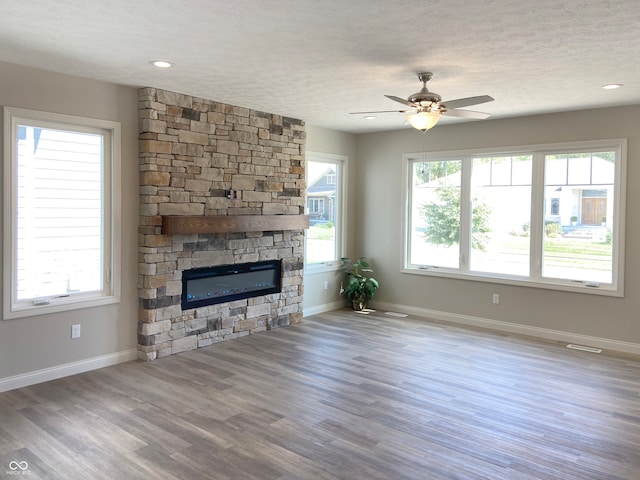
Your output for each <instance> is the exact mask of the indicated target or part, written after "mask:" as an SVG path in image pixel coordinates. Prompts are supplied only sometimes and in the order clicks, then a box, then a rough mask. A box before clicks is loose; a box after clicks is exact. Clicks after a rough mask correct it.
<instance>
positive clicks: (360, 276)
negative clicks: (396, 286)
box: [340, 257, 379, 311]
mask: <svg viewBox="0 0 640 480" xmlns="http://www.w3.org/2000/svg"><path fill="white" fill-rule="evenodd" d="M342 272H343V274H344V277H345V278H344V281H343V282H342V283H341V284H340V294H341V295H344V296H345V297H346V298H347V299H348V300H349V301H350V302H351V306H352V307H353V309H354V310H358V311H361V310H364V309H365V308H366V307H367V302H368V301H369V299H371V298H372V297H373V295H374V294H375V292H376V290H377V289H378V286H379V285H378V281H377V280H376V279H375V278H373V277H370V276H367V275H366V274H367V273H372V272H373V270H372V269H371V267H370V266H369V264H368V263H367V261H366V260H365V257H360V258H358V259H357V260H356V261H352V260H351V259H350V258H347V257H343V258H342Z"/></svg>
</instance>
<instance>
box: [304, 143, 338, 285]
mask: <svg viewBox="0 0 640 480" xmlns="http://www.w3.org/2000/svg"><path fill="white" fill-rule="evenodd" d="M310 161H312V162H318V163H329V164H331V165H336V166H337V172H336V175H337V179H336V192H337V194H338V198H337V202H338V206H337V208H336V211H337V215H338V219H337V221H335V222H333V224H334V225H335V229H336V230H335V232H336V233H335V235H336V252H335V253H336V259H335V261H332V262H321V263H313V264H308V263H307V235H305V236H304V270H305V273H310V274H313V273H321V272H330V271H336V270H339V269H340V268H341V267H342V261H341V258H342V257H344V256H345V255H346V241H347V240H346V216H347V215H346V213H347V162H348V157H346V156H344V155H336V154H333V153H321V152H307V154H306V156H305V162H306V163H305V172H307V178H306V180H307V185H308V172H309V168H308V163H309V162H310ZM305 197H306V192H305ZM305 205H307V201H306V199H305ZM307 206H308V205H307Z"/></svg>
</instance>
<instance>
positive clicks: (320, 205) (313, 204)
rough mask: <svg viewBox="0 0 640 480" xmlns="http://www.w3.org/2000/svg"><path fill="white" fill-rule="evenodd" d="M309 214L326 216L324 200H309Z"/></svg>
mask: <svg viewBox="0 0 640 480" xmlns="http://www.w3.org/2000/svg"><path fill="white" fill-rule="evenodd" d="M309 214H310V215H318V216H321V215H323V214H324V198H309Z"/></svg>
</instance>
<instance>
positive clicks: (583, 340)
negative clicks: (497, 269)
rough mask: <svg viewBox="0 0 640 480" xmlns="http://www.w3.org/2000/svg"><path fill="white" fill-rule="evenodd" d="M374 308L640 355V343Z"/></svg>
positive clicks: (385, 306)
mask: <svg viewBox="0 0 640 480" xmlns="http://www.w3.org/2000/svg"><path fill="white" fill-rule="evenodd" d="M375 308H376V309H377V310H378V312H382V311H383V310H386V311H394V312H400V313H407V314H409V315H416V316H419V317H426V318H433V319H434V320H441V321H444V322H449V323H456V324H461V325H471V326H474V327H481V328H488V329H491V330H499V331H501V332H509V333H516V334H519V335H528V336H530V337H537V338H542V339H545V340H551V341H554V342H567V343H575V344H579V345H586V346H589V347H597V348H601V349H602V350H610V351H614V352H622V353H630V354H633V355H640V345H639V344H637V343H630V342H622V341H620V340H611V339H609V338H601V337H591V336H589V335H582V334H579V333H572V332H563V331H560V330H551V329H548V328H539V327H532V326H529V325H521V324H517V323H510V322H503V321H500V320H491V319H488V318H481V317H473V316H470V315H459V314H456V313H448V312H440V311H438V310H429V309H427V308H417V307H408V306H406V305H396V304H393V303H387V302H375Z"/></svg>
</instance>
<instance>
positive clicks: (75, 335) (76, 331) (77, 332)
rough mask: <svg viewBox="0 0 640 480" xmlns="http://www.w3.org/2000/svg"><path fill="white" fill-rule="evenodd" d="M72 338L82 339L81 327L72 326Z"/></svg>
mask: <svg viewBox="0 0 640 480" xmlns="http://www.w3.org/2000/svg"><path fill="white" fill-rule="evenodd" d="M71 338H80V325H71Z"/></svg>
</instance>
